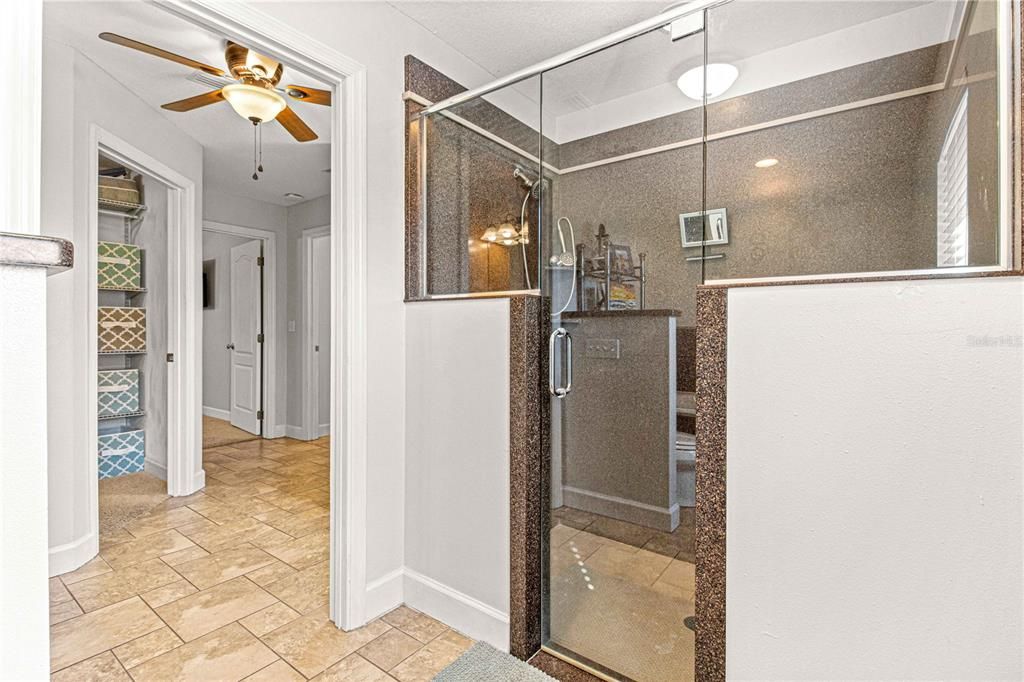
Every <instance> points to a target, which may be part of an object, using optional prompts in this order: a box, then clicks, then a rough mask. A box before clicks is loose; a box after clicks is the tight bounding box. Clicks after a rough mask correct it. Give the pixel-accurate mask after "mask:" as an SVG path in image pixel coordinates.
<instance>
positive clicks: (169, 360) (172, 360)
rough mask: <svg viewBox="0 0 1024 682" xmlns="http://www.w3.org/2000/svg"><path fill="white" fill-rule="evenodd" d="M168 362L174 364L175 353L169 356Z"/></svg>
mask: <svg viewBox="0 0 1024 682" xmlns="http://www.w3.org/2000/svg"><path fill="white" fill-rule="evenodd" d="M167 362H174V353H168V354H167Z"/></svg>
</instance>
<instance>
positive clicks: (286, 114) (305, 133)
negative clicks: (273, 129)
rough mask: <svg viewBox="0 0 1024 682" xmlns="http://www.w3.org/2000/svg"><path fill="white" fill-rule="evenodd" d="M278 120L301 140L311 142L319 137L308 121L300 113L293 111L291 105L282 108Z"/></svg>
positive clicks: (293, 135)
mask: <svg viewBox="0 0 1024 682" xmlns="http://www.w3.org/2000/svg"><path fill="white" fill-rule="evenodd" d="M276 120H277V121H278V122H279V123H280V124H281V125H283V126H284V129H285V130H287V131H288V132H289V133H291V134H292V137H294V138H295V139H296V140H298V141H299V142H310V141H312V140H315V139H317V135H316V133H314V132H313V129H312V128H310V127H309V126H308V125H306V122H305V121H303V120H302V119H301V118H299V115H298V114H296V113H295V112H294V111H292V109H291V107H285V108H284V109H282V110H281V113H280V114H278V115H277V119H276Z"/></svg>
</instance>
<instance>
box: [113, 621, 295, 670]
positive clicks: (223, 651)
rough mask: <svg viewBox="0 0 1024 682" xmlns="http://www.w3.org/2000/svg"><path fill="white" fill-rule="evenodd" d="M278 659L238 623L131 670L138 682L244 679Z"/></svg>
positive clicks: (226, 626)
mask: <svg viewBox="0 0 1024 682" xmlns="http://www.w3.org/2000/svg"><path fill="white" fill-rule="evenodd" d="M275 660H277V656H276V655H275V654H274V652H273V651H271V650H270V649H268V648H267V647H266V646H265V645H264V644H263V643H262V642H260V641H259V640H258V639H256V638H255V637H253V636H252V635H251V634H250V633H249V632H248V631H246V629H245V628H243V627H242V626H241V625H239V624H238V623H231V624H229V625H225V626H224V627H222V628H220V629H219V630H214V631H213V632H211V633H209V634H207V635H204V636H203V637H200V638H199V639H196V640H194V641H192V642H188V643H186V644H183V645H181V646H179V647H178V648H176V649H172V650H171V651H168V652H167V653H165V654H161V655H160V656H157V657H156V658H152V659H150V660H148V661H146V662H145V663H143V664H142V665H139V666H137V667H134V668H132V669H131V675H132V678H133V679H134V680H135V682H150V681H152V682H169V681H171V680H181V681H182V682H185V681H188V682H192V681H193V680H195V681H197V682H198V681H200V680H202V681H206V680H218V681H222V680H223V681H234V680H241V679H243V678H245V677H247V676H249V675H251V674H253V673H255V672H257V671H259V670H262V669H263V668H265V667H267V666H268V665H270V664H271V663H273V662H274V661H275Z"/></svg>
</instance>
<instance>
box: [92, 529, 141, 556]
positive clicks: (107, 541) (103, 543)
mask: <svg viewBox="0 0 1024 682" xmlns="http://www.w3.org/2000/svg"><path fill="white" fill-rule="evenodd" d="M134 539H135V536H134V535H132V534H131V533H129V532H128V531H126V530H125V529H124V528H118V529H117V530H115V531H113V532H111V533H104V534H102V535H101V536H100V554H103V552H104V551H106V550H107V549H109V548H110V547H113V546H114V545H119V544H121V543H122V542H129V541H130V540H134Z"/></svg>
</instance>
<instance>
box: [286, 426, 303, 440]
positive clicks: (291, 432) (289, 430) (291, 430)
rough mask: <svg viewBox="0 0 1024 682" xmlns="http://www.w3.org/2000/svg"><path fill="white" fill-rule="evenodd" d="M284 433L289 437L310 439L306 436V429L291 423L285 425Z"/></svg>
mask: <svg viewBox="0 0 1024 682" xmlns="http://www.w3.org/2000/svg"><path fill="white" fill-rule="evenodd" d="M284 435H286V436H288V437H289V438H294V439H295V440H308V439H307V438H306V429H304V428H302V427H301V426H294V425H292V424H289V425H288V426H286V427H284Z"/></svg>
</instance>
